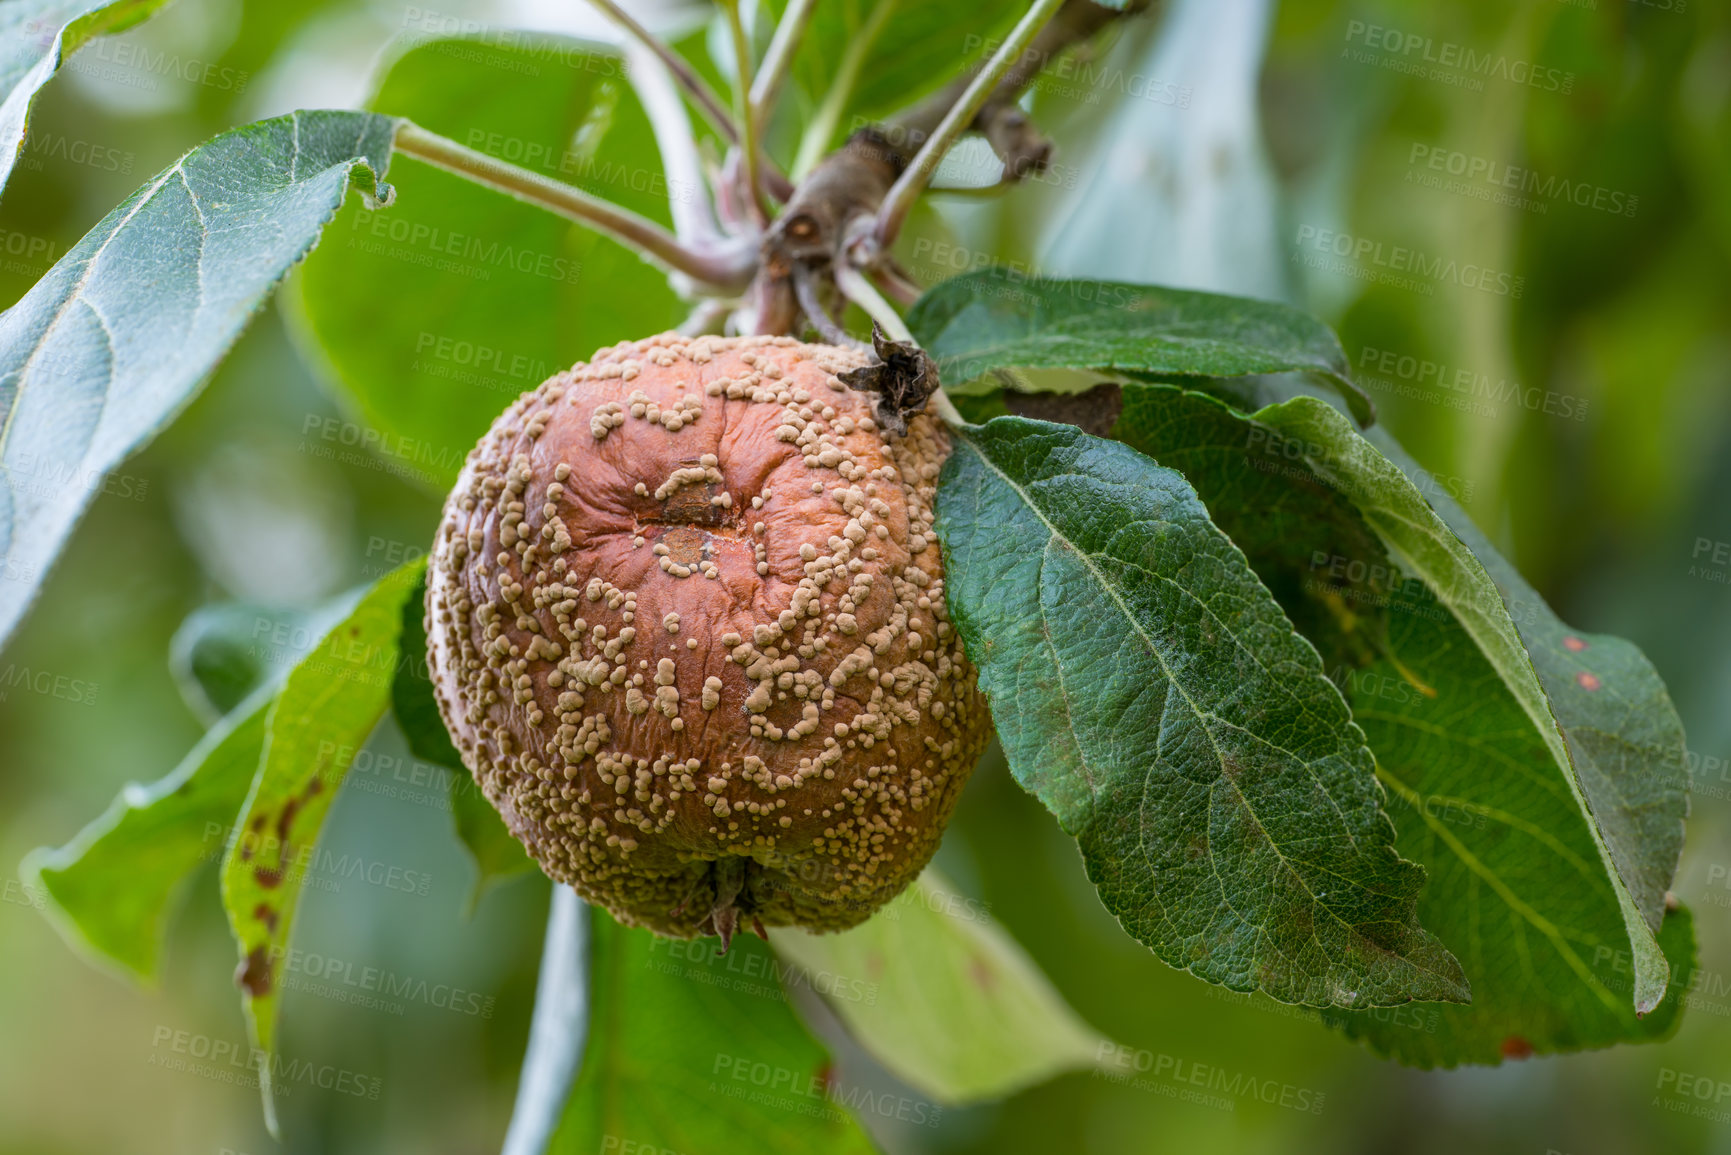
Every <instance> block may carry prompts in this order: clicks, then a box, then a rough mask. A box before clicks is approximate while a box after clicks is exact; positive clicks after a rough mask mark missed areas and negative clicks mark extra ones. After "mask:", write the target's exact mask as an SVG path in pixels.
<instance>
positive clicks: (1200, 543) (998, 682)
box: [938, 417, 1468, 1006]
mask: <svg viewBox="0 0 1731 1155" xmlns="http://www.w3.org/2000/svg"><path fill="white" fill-rule="evenodd" d="M938 536H939V538H940V539H941V540H942V541H943V543H944V550H945V559H946V562H945V564H946V572H947V587H946V593H947V595H948V599H949V604H950V610H951V614H952V615H953V617H954V618H955V620H956V623H957V625H958V627H959V628H960V629H961V631H962V638H963V641H964V644H965V645H966V647H967V651H968V656H969V657H970V658H971V659H972V660H973V662H974V664H975V665H976V666H978V667H979V670H980V683H981V686H982V687H983V688H984V689H985V691H986V694H987V696H988V697H989V698H990V700H991V703H992V715H993V718H994V720H995V721H996V723H997V726H998V733H999V737H1000V739H1001V740H1002V742H1003V744H1004V750H1005V754H1006V756H1007V757H1008V759H1009V762H1010V768H1011V770H1012V772H1013V773H1014V774H1015V775H1016V778H1017V780H1018V781H1020V782H1021V783H1022V784H1023V785H1024V786H1025V787H1027V788H1028V789H1029V790H1030V791H1032V792H1033V793H1034V794H1035V795H1037V796H1038V797H1039V798H1040V799H1041V801H1043V802H1045V803H1046V805H1047V807H1048V808H1050V809H1051V810H1052V811H1053V813H1055V814H1056V815H1057V816H1058V818H1059V821H1060V822H1061V823H1062V824H1063V826H1064V828H1065V829H1066V830H1067V831H1069V832H1070V833H1072V834H1074V835H1075V836H1076V838H1077V840H1078V842H1079V843H1080V844H1081V847H1082V853H1083V857H1084V859H1085V861H1086V863H1087V867H1088V874H1089V877H1090V878H1092V879H1093V881H1094V883H1095V885H1096V886H1097V887H1099V889H1100V894H1101V897H1102V899H1103V900H1104V901H1105V904H1106V906H1107V908H1108V909H1110V910H1111V911H1112V912H1113V914H1115V915H1116V916H1117V917H1118V919H1119V921H1120V922H1121V923H1122V924H1123V925H1124V927H1125V929H1126V930H1128V931H1129V932H1130V933H1131V934H1132V935H1133V936H1134V937H1136V938H1137V939H1138V940H1139V941H1141V942H1142V943H1144V944H1145V945H1147V946H1148V947H1149V948H1150V949H1152V950H1153V951H1154V952H1155V953H1156V954H1158V955H1159V956H1160V957H1161V958H1163V959H1165V960H1166V961H1167V962H1169V963H1171V964H1172V965H1174V966H1177V967H1181V968H1184V969H1186V970H1189V971H1191V972H1192V973H1194V974H1196V975H1197V976H1199V977H1201V978H1204V979H1207V980H1209V981H1211V982H1217V983H1221V984H1223V985H1226V986H1229V987H1232V988H1233V989H1235V990H1252V989H1260V990H1263V991H1266V992H1267V993H1268V994H1270V995H1272V996H1273V997H1275V998H1278V999H1281V1000H1283V1001H1286V1002H1295V1003H1305V1004H1309V1005H1316V1006H1382V1005H1389V1004H1393V1003H1400V1002H1405V1001H1408V1000H1411V999H1439V1000H1440V999H1446V1000H1457V1001H1458V1000H1464V999H1466V998H1467V997H1468V991H1467V986H1466V982H1465V980H1464V979H1463V977H1462V975H1461V970H1460V966H1459V964H1458V963H1457V962H1456V961H1455V960H1454V959H1453V958H1452V957H1451V956H1450V955H1449V954H1448V952H1447V951H1445V950H1444V949H1443V948H1442V946H1441V945H1440V944H1439V943H1438V942H1437V941H1436V940H1435V939H1434V938H1432V937H1431V936H1430V935H1429V934H1428V933H1426V932H1425V931H1424V930H1423V929H1421V928H1420V927H1419V925H1418V920H1417V917H1416V916H1415V914H1414V908H1415V905H1416V902H1417V897H1418V893H1419V888H1420V886H1421V885H1422V883H1423V880H1424V872H1423V870H1421V869H1420V868H1419V867H1417V866H1415V865H1413V864H1412V863H1409V862H1405V861H1402V860H1401V859H1400V858H1399V857H1398V856H1397V855H1396V854H1395V851H1394V846H1393V843H1394V828H1393V827H1392V825H1391V824H1390V823H1389V820H1388V817H1387V816H1386V815H1385V814H1384V813H1383V812H1382V810H1381V807H1380V802H1381V790H1380V789H1379V787H1378V786H1377V784H1376V780H1375V776H1374V771H1373V766H1372V761H1371V757H1370V752H1369V751H1368V750H1367V749H1366V748H1365V746H1364V736H1363V734H1362V733H1361V732H1360V731H1359V730H1358V728H1357V727H1356V726H1354V725H1353V723H1352V720H1351V718H1350V717H1349V715H1348V713H1347V708H1346V703H1345V702H1344V701H1342V699H1341V696H1340V694H1339V692H1338V691H1337V690H1336V689H1335V687H1334V686H1333V685H1331V684H1330V683H1329V681H1328V680H1327V678H1325V677H1324V675H1323V669H1322V664H1321V661H1320V660H1319V658H1318V657H1317V653H1316V650H1315V649H1313V648H1312V647H1311V646H1310V644H1309V643H1308V642H1306V641H1305V640H1304V639H1303V638H1301V637H1300V636H1299V635H1298V634H1296V633H1294V632H1293V629H1292V626H1291V625H1290V623H1289V622H1288V621H1287V619H1286V617H1285V616H1284V615H1283V614H1282V613H1281V611H1280V607H1279V606H1278V604H1277V603H1276V602H1275V601H1274V599H1273V597H1272V596H1270V594H1269V593H1268V591H1267V590H1266V589H1264V588H1263V586H1262V584H1261V583H1260V582H1259V581H1258V580H1257V578H1256V575H1255V574H1254V573H1252V572H1251V570H1250V567H1249V566H1248V565H1247V564H1246V562H1245V560H1244V555H1243V554H1241V553H1239V551H1238V550H1237V549H1236V548H1235V547H1234V546H1233V545H1232V543H1231V542H1230V541H1229V540H1228V539H1227V538H1226V537H1225V536H1224V535H1223V534H1222V533H1221V532H1220V531H1219V530H1218V529H1216V528H1215V526H1214V524H1213V523H1212V522H1211V521H1209V519H1208V513H1207V511H1206V510H1205V509H1204V508H1203V505H1202V502H1201V501H1200V500H1198V498H1197V497H1196V494H1195V492H1194V491H1193V490H1192V489H1191V488H1190V486H1189V485H1188V484H1187V483H1186V482H1185V481H1184V479H1183V478H1182V477H1181V476H1179V475H1178V474H1177V473H1175V472H1173V471H1172V470H1170V469H1166V468H1164V467H1162V466H1160V465H1157V464H1155V463H1154V462H1153V461H1150V460H1149V459H1148V458H1146V457H1143V456H1142V455H1141V454H1139V453H1137V452H1136V451H1134V450H1133V449H1130V448H1129V447H1127V446H1124V445H1121V444H1119V443H1117V442H1111V441H1105V440H1102V439H1100V438H1096V437H1090V436H1088V435H1087V434H1084V433H1082V432H1081V431H1080V430H1078V429H1075V428H1073V427H1070V426H1061V425H1051V424H1048V423H1045V422H1036V421H1027V420H1024V419H1021V418H1016V417H1000V418H997V419H995V420H993V421H991V422H988V423H987V424H986V425H984V426H978V427H973V428H970V429H968V430H967V431H966V432H963V433H959V434H958V435H957V438H956V446H955V451H954V453H953V454H952V455H951V457H950V460H949V461H948V462H947V463H946V465H945V467H944V472H943V476H942V479H941V481H940V487H939V490H938Z"/></svg>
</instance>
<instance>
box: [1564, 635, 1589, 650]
mask: <svg viewBox="0 0 1731 1155" xmlns="http://www.w3.org/2000/svg"><path fill="white" fill-rule="evenodd" d="M1563 648H1564V649H1565V650H1569V651H1570V652H1572V653H1576V654H1578V653H1580V652H1581V651H1582V650H1584V649H1586V648H1587V643H1586V642H1585V641H1583V640H1581V639H1580V638H1577V637H1575V635H1573V634H1570V635H1569V636H1568V637H1566V638H1564V639H1563Z"/></svg>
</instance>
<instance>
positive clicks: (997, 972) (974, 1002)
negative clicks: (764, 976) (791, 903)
mask: <svg viewBox="0 0 1731 1155" xmlns="http://www.w3.org/2000/svg"><path fill="white" fill-rule="evenodd" d="M770 942H771V943H772V944H773V945H774V946H775V949H776V953H778V954H779V955H781V957H782V958H784V959H786V960H787V961H789V962H792V963H793V964H795V967H796V968H797V969H796V970H795V971H794V972H793V974H792V975H791V976H786V977H784V981H787V982H790V983H792V984H795V985H807V986H810V987H811V988H812V989H813V990H816V991H817V992H818V993H819V994H821V995H823V996H824V997H825V1001H827V1002H828V1003H829V1005H830V1008H831V1009H832V1010H834V1011H835V1013H836V1014H837V1015H838V1016H839V1017H840V1018H841V1020H842V1022H843V1023H845V1024H846V1025H847V1028H848V1031H849V1033H850V1034H852V1035H853V1037H854V1038H855V1039H857V1040H858V1041H859V1043H860V1045H861V1046H863V1047H864V1048H865V1049H866V1050H867V1051H869V1052H870V1053H871V1055H872V1056H873V1057H874V1058H876V1059H877V1060H878V1062H880V1063H882V1064H883V1065H884V1067H885V1068H886V1069H888V1070H889V1072H890V1073H891V1074H893V1075H895V1076H896V1077H897V1078H898V1079H900V1080H901V1081H902V1082H904V1083H906V1084H908V1085H909V1086H910V1087H913V1088H914V1089H915V1090H917V1091H920V1092H921V1093H923V1094H926V1095H930V1096H931V1097H932V1098H934V1099H936V1100H937V1101H939V1102H941V1103H949V1104H963V1103H973V1102H978V1101H980V1100H982V1099H998V1098H1003V1097H1005V1096H1007V1095H1012V1094H1015V1093H1016V1092H1017V1091H1020V1090H1022V1089H1023V1088H1024V1087H1029V1086H1032V1085H1033V1084H1035V1083H1039V1082H1042V1081H1044V1080H1046V1079H1049V1078H1051V1077H1052V1076H1054V1075H1057V1074H1059V1073H1061V1072H1063V1071H1068V1070H1075V1069H1079V1068H1085V1067H1091V1066H1093V1065H1094V1064H1095V1063H1096V1061H1097V1060H1098V1058H1099V1055H1100V1053H1101V1046H1102V1045H1103V1044H1107V1040H1106V1037H1105V1036H1104V1035H1101V1034H1100V1033H1099V1032H1098V1031H1095V1030H1094V1029H1093V1028H1092V1027H1090V1026H1088V1024H1086V1023H1084V1022H1083V1021H1082V1019H1081V1018H1080V1016H1078V1015H1077V1014H1076V1012H1075V1011H1073V1010H1071V1009H1070V1007H1069V1005H1068V1004H1067V1003H1065V1002H1064V998H1063V996H1062V995H1060V994H1059V993H1058V991H1057V990H1056V989H1055V988H1054V987H1053V986H1052V983H1051V980H1049V979H1047V978H1046V976H1045V975H1044V974H1042V973H1040V969H1039V967H1038V966H1037V965H1036V964H1035V963H1034V960H1032V959H1031V958H1029V957H1028V955H1027V954H1026V952H1024V951H1023V950H1022V948H1021V946H1020V945H1019V944H1018V943H1017V942H1016V940H1015V939H1013V938H1011V937H1010V936H1009V935H1008V934H1007V933H1005V932H1004V931H1003V929H1001V928H1000V927H999V926H998V925H997V924H995V923H993V922H990V921H988V920H987V919H986V918H984V917H982V916H980V915H979V914H978V913H977V910H976V908H973V907H971V906H969V905H967V904H965V903H963V902H961V901H960V900H959V899H958V897H957V895H956V894H955V893H954V891H953V890H952V888H951V887H950V886H949V884H948V883H947V882H945V881H944V880H943V879H942V878H941V877H940V876H939V875H938V874H937V872H936V871H935V870H932V869H928V870H927V871H926V872H925V873H924V874H922V875H921V876H920V878H919V880H918V881H917V882H915V883H914V885H913V886H911V887H909V888H908V889H907V890H905V891H903V892H902V893H901V895H899V896H898V897H897V898H896V899H895V901H893V902H891V903H890V904H889V905H888V906H886V907H885V908H884V909H883V910H881V911H879V912H878V913H877V914H875V915H873V916H872V918H871V919H870V920H868V921H867V922H865V923H864V924H862V925H860V926H857V927H854V928H853V929H852V930H847V931H843V932H841V933H840V934H821V935H820V934H809V933H806V932H804V931H800V930H791V929H780V928H778V929H776V930H772V931H770ZM1108 1045H1109V1044H1108Z"/></svg>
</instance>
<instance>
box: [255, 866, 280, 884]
mask: <svg viewBox="0 0 1731 1155" xmlns="http://www.w3.org/2000/svg"><path fill="white" fill-rule="evenodd" d="M252 876H253V878H254V879H256V880H257V881H258V884H259V885H260V886H262V887H264V888H265V889H266V890H275V889H276V888H277V887H279V886H281V885H282V876H283V870H282V868H281V867H280V866H279V867H277V868H276V869H275V870H272V869H271V868H270V867H268V866H255V867H253V868H252Z"/></svg>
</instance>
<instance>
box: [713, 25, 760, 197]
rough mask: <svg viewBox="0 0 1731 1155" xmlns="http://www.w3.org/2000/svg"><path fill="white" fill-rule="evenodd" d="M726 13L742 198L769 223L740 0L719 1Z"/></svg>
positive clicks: (749, 46)
mask: <svg viewBox="0 0 1731 1155" xmlns="http://www.w3.org/2000/svg"><path fill="white" fill-rule="evenodd" d="M721 7H722V10H723V11H724V12H725V13H726V14H727V32H728V36H729V37H730V38H731V39H732V41H733V67H734V73H735V77H734V83H733V114H734V119H735V120H736V121H738V123H739V136H740V140H739V149H740V153H741V154H742V155H743V156H744V158H745V199H746V203H747V204H749V205H750V206H751V211H752V212H753V213H754V214H755V215H756V217H757V220H758V223H759V224H763V223H766V222H767V221H768V220H769V215H770V209H769V203H768V201H766V200H765V199H764V196H763V175H762V165H761V163H760V158H759V156H758V143H757V121H756V117H755V116H754V114H753V113H752V109H751V96H750V91H751V44H750V43H749V42H748V41H747V40H746V38H745V25H744V23H742V22H741V21H740V19H739V0H721Z"/></svg>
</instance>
